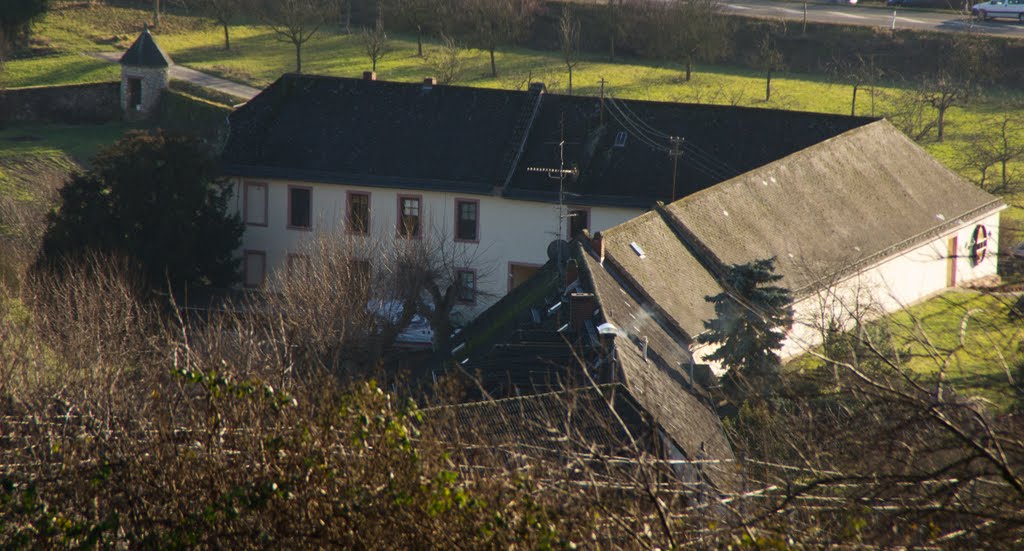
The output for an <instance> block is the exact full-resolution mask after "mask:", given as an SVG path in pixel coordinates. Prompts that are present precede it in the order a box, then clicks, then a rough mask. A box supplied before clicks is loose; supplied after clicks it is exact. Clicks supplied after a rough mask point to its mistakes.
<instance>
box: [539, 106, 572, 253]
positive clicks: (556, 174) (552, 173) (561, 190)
mask: <svg viewBox="0 0 1024 551" xmlns="http://www.w3.org/2000/svg"><path fill="white" fill-rule="evenodd" d="M559 133H560V134H559V141H558V168H550V167H541V166H528V167H526V171H527V172H543V173H546V174H547V175H548V178H550V179H552V180H558V236H557V237H556V238H555V240H556V241H558V240H560V239H562V235H563V232H562V224H563V222H562V220H563V219H564V218H565V214H564V211H565V177H566V176H577V175H578V174H579V169H577V168H576V167H572V168H565V116H564V115H563V116H562V120H561V121H560V122H559ZM557 248H558V272H559V273H561V272H562V269H563V266H562V249H563V247H560V246H559V247H557Z"/></svg>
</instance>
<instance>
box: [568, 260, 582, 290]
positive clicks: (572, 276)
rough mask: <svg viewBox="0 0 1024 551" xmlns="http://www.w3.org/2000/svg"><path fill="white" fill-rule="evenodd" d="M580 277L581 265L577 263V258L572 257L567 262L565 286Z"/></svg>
mask: <svg viewBox="0 0 1024 551" xmlns="http://www.w3.org/2000/svg"><path fill="white" fill-rule="evenodd" d="M579 278H580V267H579V264H576V259H575V258H570V259H569V261H568V262H566V263H565V286H566V287H568V286H570V285H572V284H573V282H574V281H576V280H577V279H579Z"/></svg>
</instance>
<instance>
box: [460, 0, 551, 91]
mask: <svg viewBox="0 0 1024 551" xmlns="http://www.w3.org/2000/svg"><path fill="white" fill-rule="evenodd" d="M461 2H462V3H461V5H460V7H461V8H462V9H461V12H462V19H463V21H464V22H465V23H464V25H463V27H464V33H465V35H466V37H467V38H468V40H469V41H470V43H472V45H474V46H476V47H479V48H482V49H484V50H487V52H488V53H489V54H490V57H491V76H492V77H497V76H498V68H497V65H496V64H495V61H494V52H495V51H496V50H497V49H498V48H499V47H500V46H504V45H507V44H512V43H515V42H516V41H517V40H519V39H520V38H521V37H522V36H523V35H524V34H525V33H526V32H527V30H529V28H530V24H531V23H532V22H533V19H534V17H536V15H537V10H538V9H539V7H540V3H539V1H538V0H461Z"/></svg>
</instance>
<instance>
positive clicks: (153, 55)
mask: <svg viewBox="0 0 1024 551" xmlns="http://www.w3.org/2000/svg"><path fill="white" fill-rule="evenodd" d="M173 63H174V62H173V61H171V57H170V56H169V55H167V53H166V52H164V51H163V50H162V49H160V46H159V45H158V44H157V43H156V39H154V38H153V35H152V34H150V33H149V28H145V29H143V30H142V34H140V35H139V38H137V39H136V40H135V43H134V44H132V47H131V48H128V51H127V52H125V53H124V55H123V56H121V110H122V111H123V112H124V114H125V118H126V119H129V120H138V119H144V118H147V117H149V116H150V115H152V114H153V112H154V110H155V109H156V107H157V106H158V105H159V104H160V96H161V95H162V94H163V91H164V90H165V89H166V88H167V84H168V82H169V81H170V76H169V75H168V72H169V71H170V69H171V65H172V64H173Z"/></svg>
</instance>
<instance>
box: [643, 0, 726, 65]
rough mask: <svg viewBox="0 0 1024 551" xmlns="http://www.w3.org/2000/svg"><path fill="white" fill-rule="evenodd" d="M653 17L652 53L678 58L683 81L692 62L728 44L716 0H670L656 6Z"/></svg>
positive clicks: (712, 56)
mask: <svg viewBox="0 0 1024 551" xmlns="http://www.w3.org/2000/svg"><path fill="white" fill-rule="evenodd" d="M654 17H655V18H656V27H655V28H656V29H657V30H656V32H655V33H654V34H655V35H654V36H653V37H651V39H652V42H653V45H654V48H653V49H654V51H655V53H656V54H657V55H659V56H661V57H665V58H668V59H673V60H678V61H679V62H681V63H682V64H683V66H684V67H685V73H686V80H687V82H689V81H690V79H691V77H692V74H693V65H694V63H696V62H698V61H714V60H715V59H718V58H720V57H722V56H724V55H726V54H727V53H728V52H729V50H730V49H731V47H732V35H731V28H730V26H729V22H728V19H727V18H726V16H725V14H724V13H723V12H722V8H721V4H720V3H719V1H718V0H670V1H668V2H666V3H665V4H664V5H663V6H662V7H660V8H658V9H656V11H655V15H654Z"/></svg>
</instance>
